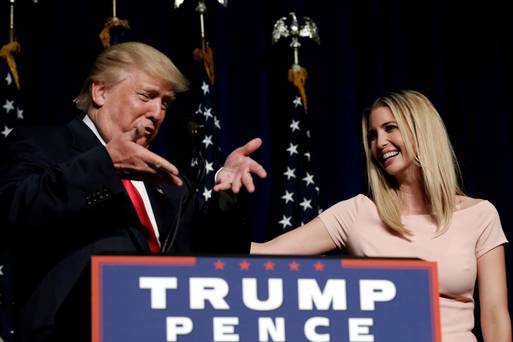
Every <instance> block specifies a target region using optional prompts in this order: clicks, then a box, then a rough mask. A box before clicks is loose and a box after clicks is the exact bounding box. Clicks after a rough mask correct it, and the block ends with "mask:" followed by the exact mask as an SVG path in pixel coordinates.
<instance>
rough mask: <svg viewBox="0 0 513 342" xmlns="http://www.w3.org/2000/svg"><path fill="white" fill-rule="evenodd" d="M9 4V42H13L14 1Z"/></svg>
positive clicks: (11, 0)
mask: <svg viewBox="0 0 513 342" xmlns="http://www.w3.org/2000/svg"><path fill="white" fill-rule="evenodd" d="M9 2H10V4H11V6H10V7H11V11H10V17H9V42H10V43H12V42H14V2H15V0H10V1H9Z"/></svg>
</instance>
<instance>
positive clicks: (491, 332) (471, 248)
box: [251, 91, 511, 342]
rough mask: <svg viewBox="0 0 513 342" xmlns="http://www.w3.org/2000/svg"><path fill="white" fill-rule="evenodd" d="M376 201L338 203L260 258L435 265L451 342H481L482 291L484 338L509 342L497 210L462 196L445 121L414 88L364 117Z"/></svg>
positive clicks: (269, 245) (267, 247) (257, 250)
mask: <svg viewBox="0 0 513 342" xmlns="http://www.w3.org/2000/svg"><path fill="white" fill-rule="evenodd" d="M362 132H363V136H364V141H363V144H364V147H365V152H366V159H367V171H368V180H369V187H370V198H369V197H366V196H364V195H358V196H356V197H353V198H351V199H348V200H345V201H342V202H339V203H337V204H335V205H334V206H332V207H331V208H329V209H328V210H326V211H324V212H323V213H321V214H320V215H319V216H318V217H317V218H315V219H314V220H312V221H311V222H309V223H308V224H306V225H304V226H302V227H299V228H297V229H295V230H292V231H290V232H288V233H286V234H284V235H281V236H279V237H277V238H275V239H273V240H271V241H268V242H266V243H252V245H251V253H253V254H305V255H315V254H322V253H325V252H328V251H330V250H333V249H336V248H345V249H347V250H348V251H349V252H350V253H351V254H353V255H357V256H374V257H418V258H422V259H425V260H430V261H436V262H437V265H438V276H439V281H440V284H439V289H440V308H441V320H442V336H443V338H442V339H443V341H444V342H474V341H476V337H475V336H474V335H473V333H472V329H473V327H474V300H473V292H474V285H475V282H476V278H477V282H478V284H479V298H480V303H479V304H480V312H481V326H482V332H483V337H484V341H487V342H488V341H493V342H499V341H504V342H511V321H510V317H509V312H508V306H507V288H506V271H505V261H504V247H503V245H504V244H505V243H507V239H506V237H505V235H504V232H503V230H502V227H501V223H500V218H499V215H498V213H497V210H496V209H495V207H494V206H493V205H492V204H491V203H490V202H488V201H486V200H481V199H476V198H471V197H468V196H465V195H464V194H463V192H462V191H461V189H460V188H459V186H458V176H459V175H458V173H459V172H458V171H459V168H458V164H457V161H456V158H455V155H454V152H453V149H452V147H451V144H450V141H449V138H448V136H447V133H446V130H445V127H444V124H443V122H442V120H441V118H440V116H439V114H438V112H437V111H436V109H435V108H434V107H433V105H432V104H431V102H430V101H429V100H428V99H427V98H426V97H425V96H424V95H422V94H420V93H418V92H415V91H400V92H396V93H390V94H388V95H386V96H383V97H381V98H379V99H377V100H376V101H375V102H374V104H373V105H372V106H371V107H370V109H368V110H366V111H365V113H364V115H363V118H362Z"/></svg>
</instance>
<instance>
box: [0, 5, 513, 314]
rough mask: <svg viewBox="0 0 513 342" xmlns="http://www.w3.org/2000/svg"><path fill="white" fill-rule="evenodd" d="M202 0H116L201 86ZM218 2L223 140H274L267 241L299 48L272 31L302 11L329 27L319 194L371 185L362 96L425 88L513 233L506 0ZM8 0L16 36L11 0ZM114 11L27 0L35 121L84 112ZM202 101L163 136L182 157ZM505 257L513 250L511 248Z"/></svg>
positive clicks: (313, 67)
mask: <svg viewBox="0 0 513 342" xmlns="http://www.w3.org/2000/svg"><path fill="white" fill-rule="evenodd" d="M196 3H197V2H196V1H195V0H186V1H185V2H184V4H183V5H182V6H181V7H180V8H179V9H174V8H173V2H172V1H171V0H158V1H157V0H151V1H144V2H140V1H118V13H117V15H118V17H120V18H121V19H127V20H128V21H129V24H130V26H131V30H130V33H129V34H130V37H131V39H133V40H139V41H142V42H145V43H148V44H151V45H153V46H155V47H157V48H158V49H160V50H162V51H163V52H165V53H166V54H167V55H168V56H169V57H170V58H171V59H172V60H173V61H174V62H175V63H176V65H177V66H178V67H179V68H180V69H181V70H182V71H183V72H184V73H185V74H186V75H187V76H188V77H189V79H190V80H191V85H192V87H193V89H194V88H195V87H197V86H198V80H199V77H200V76H199V72H198V68H197V64H198V63H197V62H196V61H194V60H193V58H192V52H193V50H194V48H196V47H199V46H200V39H199V17H198V14H197V13H196V12H194V8H195V6H196ZM206 3H207V7H208V10H207V13H206V28H207V38H208V40H209V42H210V46H211V47H212V48H213V49H214V54H215V55H214V57H215V67H216V79H215V92H214V93H213V98H212V100H213V103H214V108H215V112H216V113H217V114H218V115H219V117H220V118H221V124H222V129H223V134H222V136H221V138H220V144H221V147H222V149H223V151H224V152H225V153H226V152H228V151H231V150H232V149H233V148H234V147H237V146H239V145H241V144H243V143H245V142H246V141H247V140H248V139H250V138H253V137H255V136H260V137H262V138H263V140H264V145H263V147H262V148H261V150H260V151H259V152H258V153H256V154H255V158H256V159H258V160H259V161H260V162H261V163H262V164H263V165H264V166H265V167H266V169H267V170H268V172H269V177H268V178H267V179H266V180H264V181H257V182H256V185H257V191H256V193H255V194H252V195H250V196H248V201H249V204H250V206H249V214H250V215H251V217H252V219H251V222H252V234H253V238H254V239H255V240H259V241H262V240H266V239H268V238H270V237H272V236H274V235H276V234H279V233H280V232H281V225H280V224H279V223H278V220H279V217H278V215H279V212H277V211H278V209H277V208H279V205H280V201H282V199H281V198H280V197H281V196H282V195H283V193H282V190H283V189H282V188H281V186H282V185H281V182H282V178H283V170H284V169H285V160H286V155H285V152H284V151H285V149H286V148H287V146H286V144H288V142H287V137H286V134H284V132H288V130H289V124H290V122H289V120H290V110H289V107H290V106H289V100H290V99H289V97H288V96H287V95H288V94H287V93H286V91H285V90H286V89H287V87H288V81H287V69H288V68H289V66H290V65H291V64H292V61H293V60H292V52H291V49H290V48H289V47H288V42H285V41H280V42H278V43H277V44H275V45H273V44H272V41H271V31H272V27H273V24H274V23H275V22H276V20H277V19H279V18H280V17H283V16H286V15H288V13H289V12H291V11H294V12H295V13H296V14H297V16H298V17H299V18H302V17H303V16H308V17H310V18H311V19H312V20H313V21H315V23H317V26H318V29H319V33H320V38H321V44H320V45H317V44H316V43H314V42H312V41H304V42H303V44H302V47H301V49H300V54H299V56H300V64H301V65H303V66H304V67H305V68H306V69H307V70H308V76H309V77H308V79H307V83H306V94H307V98H308V116H309V118H310V124H311V125H310V133H311V147H312V148H311V160H312V168H313V172H314V174H315V181H316V184H317V186H318V187H319V189H320V193H319V202H320V206H321V207H322V208H327V207H329V206H330V205H332V204H334V203H336V202H337V201H340V200H343V199H346V198H348V197H351V196H354V195H356V194H358V193H360V192H365V191H366V185H365V170H364V166H363V159H362V147H361V136H360V128H359V123H360V115H361V112H362V110H363V108H364V107H365V106H366V105H368V104H370V102H371V101H372V100H374V99H375V98H376V97H377V96H379V95H382V94H383V93H384V92H386V91H389V90H397V89H415V90H418V91H420V92H422V93H424V94H426V95H427V96H428V97H429V98H430V99H431V100H432V101H433V103H434V104H435V106H436V107H437V108H438V109H439V111H440V114H441V115H442V117H443V119H444V121H445V123H446V125H447V129H448V131H449V134H450V136H451V138H452V142H453V144H454V147H455V150H456V153H457V155H458V157H459V160H460V162H461V168H462V171H463V184H464V189H465V190H466V192H467V193H468V194H469V195H470V196H472V197H479V198H484V199H488V200H489V201H491V202H492V203H493V204H494V205H495V206H496V207H497V209H498V211H499V213H500V215H501V219H502V224H503V227H504V229H505V231H506V235H507V237H508V238H509V239H510V240H511V239H513V228H512V225H513V199H512V196H511V195H512V193H513V163H512V162H513V157H512V154H511V151H512V150H513V139H512V137H513V135H512V129H513V125H512V116H513V112H512V111H513V109H512V106H511V99H510V97H511V90H512V86H511V84H512V79H513V55H512V51H513V46H512V45H513V23H512V21H511V20H510V18H509V13H510V11H509V10H508V9H507V8H506V3H505V2H500V1H478V2H474V3H470V2H466V3H463V4H459V5H458V6H454V8H453V7H450V5H449V4H448V3H447V1H421V2H418V1H417V2H412V1H384V0H367V1H359V0H353V1H314V0H289V1H285V0H284V1H273V0H268V1H247V0H244V1H243V0H233V1H231V2H230V3H229V6H228V7H227V8H224V7H222V6H220V5H219V4H218V3H217V2H216V1H207V2H206ZM0 6H1V7H0V11H1V12H0V15H1V17H0V24H1V27H0V34H1V35H0V37H1V38H2V43H5V42H7V39H8V36H7V32H8V25H7V24H8V1H2V4H1V5H0ZM110 16H112V9H111V3H110V1H106V0H102V1H100V0H94V1H91V0H81V1H66V0H52V1H50V0H38V1H29V0H26V1H21V0H18V1H17V12H16V29H17V37H18V41H19V42H20V44H21V53H20V55H19V57H18V64H19V71H20V78H21V80H22V81H21V83H22V93H23V95H24V96H25V97H26V99H27V102H26V104H25V116H26V121H27V122H30V123H34V124H47V123H55V122H65V121H68V120H70V119H71V118H72V117H74V116H75V115H77V112H76V110H75V109H74V106H73V103H72V100H73V98H74V97H75V96H76V95H77V94H78V92H79V90H80V88H81V85H82V81H83V80H84V78H85V77H86V75H87V72H88V69H89V66H90V65H91V63H92V61H93V58H94V57H95V56H96V55H97V54H98V53H99V52H100V51H101V49H102V45H101V43H100V39H99V38H98V34H99V33H100V31H101V30H102V28H103V25H104V23H105V22H106V20H107V19H108V17H110ZM195 106H196V105H195V96H194V91H191V92H190V93H188V94H184V95H183V96H181V97H179V99H178V100H177V102H176V103H175V104H174V105H173V106H172V107H171V109H170V113H169V119H168V122H167V124H166V125H165V126H164V127H163V131H162V133H161V136H160V137H159V140H158V141H157V142H156V144H155V146H154V148H155V149H156V150H157V151H159V152H160V153H162V154H163V155H165V156H166V157H168V158H170V160H172V161H174V162H176V163H177V164H180V163H182V162H183V161H182V160H181V155H182V154H183V149H186V147H185V146H184V144H183V143H182V142H181V141H180V139H179V137H180V133H179V127H180V122H181V118H182V117H184V116H188V115H191V114H192V113H193V112H194V111H195V110H196V107H195ZM282 151H283V152H282ZM212 228H213V229H215V227H212ZM507 258H508V260H513V253H512V248H509V247H508V248H507ZM509 263H510V264H509V265H508V270H509V281H510V286H513V278H512V276H513V267H512V265H511V262H509ZM511 297H513V295H510V300H511ZM510 307H511V306H510ZM511 311H513V310H511Z"/></svg>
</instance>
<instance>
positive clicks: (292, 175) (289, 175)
mask: <svg viewBox="0 0 513 342" xmlns="http://www.w3.org/2000/svg"><path fill="white" fill-rule="evenodd" d="M295 171H296V169H291V168H290V167H288V166H287V171H285V172H284V173H283V174H284V175H285V176H287V180H289V179H291V178H296V173H295Z"/></svg>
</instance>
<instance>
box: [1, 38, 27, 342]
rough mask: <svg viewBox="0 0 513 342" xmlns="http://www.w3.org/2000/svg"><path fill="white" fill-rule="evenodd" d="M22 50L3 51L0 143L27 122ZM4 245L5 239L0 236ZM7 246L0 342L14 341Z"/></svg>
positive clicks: (9, 48)
mask: <svg viewBox="0 0 513 342" xmlns="http://www.w3.org/2000/svg"><path fill="white" fill-rule="evenodd" d="M19 49H20V46H19V44H18V43H17V42H16V41H13V42H11V43H8V44H5V45H4V46H3V47H2V49H1V50H0V56H1V58H0V106H1V108H0V133H1V134H0V140H3V139H5V138H6V137H7V136H8V135H9V133H10V132H11V131H12V129H13V128H14V127H16V126H18V125H20V124H22V123H23V122H24V119H25V113H24V111H23V105H22V102H21V94H20V91H19V89H20V83H19V77H18V72H17V68H16V62H15V59H14V54H15V53H17V52H19ZM0 240H3V241H5V237H1V236H0ZM6 245H7V244H1V245H0V341H5V342H8V341H13V340H14V330H13V309H14V299H13V296H12V284H11V281H12V279H11V264H10V256H9V250H8V246H6Z"/></svg>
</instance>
